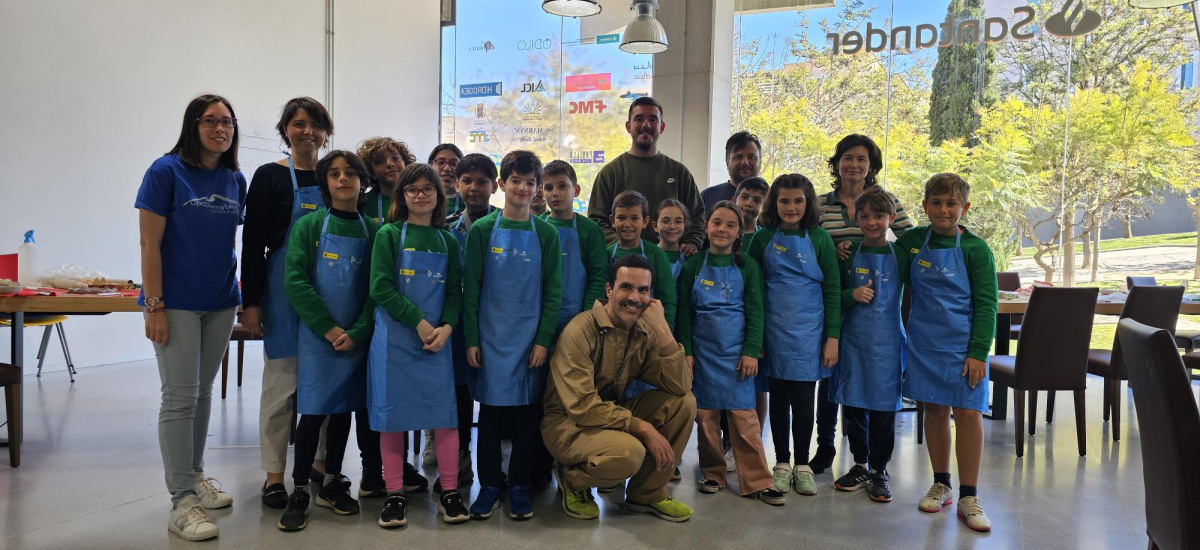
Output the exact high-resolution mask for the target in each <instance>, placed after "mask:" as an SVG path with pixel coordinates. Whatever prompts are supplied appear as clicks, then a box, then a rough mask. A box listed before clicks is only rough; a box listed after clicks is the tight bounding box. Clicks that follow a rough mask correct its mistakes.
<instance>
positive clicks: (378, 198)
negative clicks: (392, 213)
mask: <svg viewBox="0 0 1200 550" xmlns="http://www.w3.org/2000/svg"><path fill="white" fill-rule="evenodd" d="M375 192H376V195H375V214H377V215H376V216H375V221H376V222H378V223H379V225H384V224H386V223H387V215H388V213H387V212H384V211H383V192H382V191H379V190H378V189H376V190H375Z"/></svg>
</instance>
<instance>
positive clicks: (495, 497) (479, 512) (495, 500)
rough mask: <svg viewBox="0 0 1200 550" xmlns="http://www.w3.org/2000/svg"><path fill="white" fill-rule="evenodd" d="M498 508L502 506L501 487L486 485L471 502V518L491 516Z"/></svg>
mask: <svg viewBox="0 0 1200 550" xmlns="http://www.w3.org/2000/svg"><path fill="white" fill-rule="evenodd" d="M497 508H500V488H499V487H496V486H494V485H484V486H482V487H480V488H479V494H478V495H477V496H476V497H475V502H474V503H472V504H471V519H487V518H490V517H492V512H495V511H496V509H497Z"/></svg>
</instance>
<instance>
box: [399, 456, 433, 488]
mask: <svg viewBox="0 0 1200 550" xmlns="http://www.w3.org/2000/svg"><path fill="white" fill-rule="evenodd" d="M428 488H429V480H428V479H425V476H423V475H421V472H418V471H417V469H416V468H414V467H413V465H412V464H409V463H407V462H405V463H404V492H405V493H420V492H422V491H424V490H426V489H428Z"/></svg>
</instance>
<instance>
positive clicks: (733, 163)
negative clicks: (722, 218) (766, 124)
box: [700, 130, 762, 215]
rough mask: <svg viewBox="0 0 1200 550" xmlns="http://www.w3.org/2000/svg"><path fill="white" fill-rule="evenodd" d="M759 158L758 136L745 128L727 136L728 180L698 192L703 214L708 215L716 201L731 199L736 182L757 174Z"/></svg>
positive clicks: (760, 147)
mask: <svg viewBox="0 0 1200 550" xmlns="http://www.w3.org/2000/svg"><path fill="white" fill-rule="evenodd" d="M761 158H762V143H760V142H759V141H758V136H756V135H754V134H751V133H750V132H747V131H745V130H742V131H741V132H738V133H736V134H733V135H732V136H729V139H728V140H725V168H726V169H728V170H729V181H727V182H725V183H722V184H720V185H714V186H712V187H709V188H708V189H705V190H703V191H701V192H700V200H702V201H703V202H704V214H705V215H708V212H709V211H711V210H712V207H713V205H714V204H717V203H718V202H721V201H731V200H733V199H734V193H735V192H737V186H738V184H740V183H742V181H743V180H745V179H747V178H752V177H754V176H757V175H758V169H759V161H760V159H761Z"/></svg>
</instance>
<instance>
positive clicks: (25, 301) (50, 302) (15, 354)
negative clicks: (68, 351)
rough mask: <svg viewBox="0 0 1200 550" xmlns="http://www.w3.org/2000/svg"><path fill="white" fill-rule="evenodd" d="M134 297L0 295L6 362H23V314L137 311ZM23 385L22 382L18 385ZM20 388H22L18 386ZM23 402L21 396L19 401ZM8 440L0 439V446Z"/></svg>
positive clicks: (102, 313) (21, 363) (19, 364)
mask: <svg viewBox="0 0 1200 550" xmlns="http://www.w3.org/2000/svg"><path fill="white" fill-rule="evenodd" d="M140 311H142V308H141V307H140V306H138V305H137V296H96V295H89V294H67V295H63V296H12V297H8V298H4V297H0V313H8V314H11V315H12V333H11V337H12V350H11V358H10V360H9V362H10V363H12V364H13V365H16V366H18V367H22V366H24V362H25V314H26V313H38V314H43V315H107V314H109V313H116V312H130V313H132V312H140ZM21 387H22V388H24V387H25V385H24V384H21ZM22 391H24V390H23V389H22ZM21 401H22V402H24V399H22V400H21ZM7 444H8V442H7V441H5V440H0V446H4V445H7Z"/></svg>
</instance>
